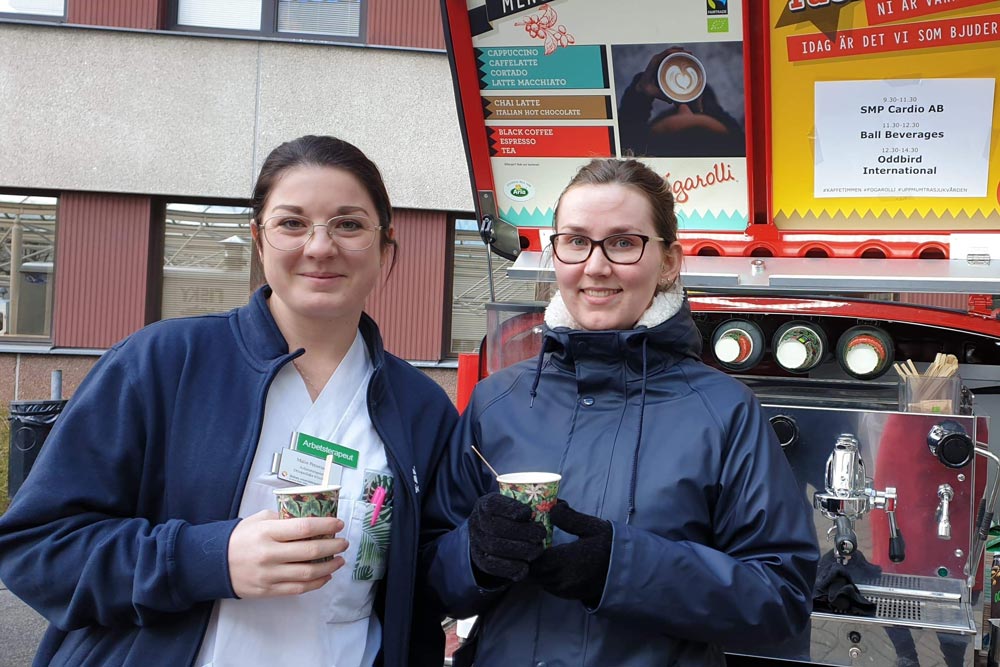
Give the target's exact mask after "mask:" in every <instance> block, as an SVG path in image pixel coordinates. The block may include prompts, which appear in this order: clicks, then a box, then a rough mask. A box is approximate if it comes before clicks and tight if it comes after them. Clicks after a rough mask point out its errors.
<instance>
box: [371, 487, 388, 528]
mask: <svg viewBox="0 0 1000 667" xmlns="http://www.w3.org/2000/svg"><path fill="white" fill-rule="evenodd" d="M385 493H386V491H385V487H384V486H380V487H378V488H377V489H375V493H373V494H372V504H373V505H375V510H374V511H373V512H372V522H371V525H373V526H374V525H375V522H376V521H378V515H379V514H381V513H382V505H383V503H385Z"/></svg>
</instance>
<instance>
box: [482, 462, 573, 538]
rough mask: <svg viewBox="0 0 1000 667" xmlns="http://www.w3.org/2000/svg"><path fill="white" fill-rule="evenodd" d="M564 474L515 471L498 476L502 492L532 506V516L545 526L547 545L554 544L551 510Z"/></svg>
mask: <svg viewBox="0 0 1000 667" xmlns="http://www.w3.org/2000/svg"><path fill="white" fill-rule="evenodd" d="M561 479H562V475H557V474H556V473H552V472H514V473H510V474H509V475H500V476H499V477H497V484H498V485H499V487H500V493H502V494H503V495H505V496H507V497H508V498H513V499H514V500H518V501H520V502H522V503H524V504H525V505H528V506H530V507H531V518H532V519H534V520H535V521H537V522H538V523H540V524H542V525H543V526H545V546H546V547H548V546H550V545H551V544H552V521H551V520H550V519H549V510H551V509H552V506H553V505H555V504H556V495H557V494H558V493H559V480H561Z"/></svg>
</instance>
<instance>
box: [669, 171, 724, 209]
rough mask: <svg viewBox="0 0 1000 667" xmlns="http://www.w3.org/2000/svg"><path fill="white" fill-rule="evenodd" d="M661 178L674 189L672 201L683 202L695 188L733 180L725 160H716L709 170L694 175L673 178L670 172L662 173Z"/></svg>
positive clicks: (708, 186) (698, 188)
mask: <svg viewBox="0 0 1000 667" xmlns="http://www.w3.org/2000/svg"><path fill="white" fill-rule="evenodd" d="M663 178H665V179H666V181H667V182H668V183H670V188H671V190H673V191H674V201H675V202H677V203H678V204H683V203H685V202H687V201H688V200H690V199H691V193H692V192H693V191H695V190H701V189H704V188H710V187H712V186H715V185H721V184H722V183H725V182H727V181H735V180H736V176H734V175H733V168H732V167H731V166H730V165H728V164H726V163H725V162H716V163H715V166H713V167H712V168H711V169H710V170H709V171H707V172H705V173H704V174H698V175H696V176H678V177H676V178H673V177H672V176H671V174H670V172H667V173H666V174H664V175H663Z"/></svg>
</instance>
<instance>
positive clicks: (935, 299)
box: [899, 293, 969, 310]
mask: <svg viewBox="0 0 1000 667" xmlns="http://www.w3.org/2000/svg"><path fill="white" fill-rule="evenodd" d="M899 300H900V301H901V302H902V303H912V304H916V305H918V306H934V307H936V308H951V309H953V310H968V308H969V295H968V294H907V293H903V294H900V295H899Z"/></svg>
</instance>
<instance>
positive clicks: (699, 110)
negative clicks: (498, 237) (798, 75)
mask: <svg viewBox="0 0 1000 667" xmlns="http://www.w3.org/2000/svg"><path fill="white" fill-rule="evenodd" d="M466 8H467V10H468V19H469V25H470V27H471V34H472V47H473V49H472V53H473V58H474V60H475V63H474V65H475V68H476V76H477V78H478V85H479V96H480V98H481V99H480V102H481V107H482V126H481V128H482V131H484V132H485V135H486V140H485V147H486V150H487V151H488V158H487V159H488V160H489V171H490V173H491V174H492V181H493V186H494V190H495V193H496V206H497V213H498V214H499V216H500V218H502V219H503V220H506V221H507V222H510V223H511V224H514V225H516V226H519V227H525V226H539V227H542V226H550V225H551V224H552V213H553V209H554V207H555V204H556V200H557V199H558V197H559V194H560V193H561V192H562V190H563V189H564V188H565V187H566V185H567V184H568V183H569V181H570V179H571V178H572V177H573V175H574V174H575V173H576V171H577V170H578V169H579V168H580V167H581V166H582V165H584V164H586V163H587V162H588V161H589V160H590V159H592V158H595V157H622V156H634V157H637V158H639V159H642V160H643V161H645V162H646V163H647V164H649V165H650V166H651V167H653V168H654V169H655V170H657V171H658V172H659V173H661V174H663V176H664V177H666V178H667V180H668V181H669V182H670V183H671V186H672V187H673V191H674V195H675V199H676V202H677V213H678V221H679V225H680V228H681V229H682V230H693V229H697V230H720V231H740V232H742V231H743V230H744V229H745V228H746V226H747V223H748V221H749V218H750V215H749V210H750V207H749V201H748V199H749V195H748V192H749V187H748V185H749V184H748V175H747V139H746V137H747V134H748V129H747V114H746V108H747V104H746V101H747V100H746V91H745V81H744V76H745V75H744V71H745V53H744V32H745V26H744V15H743V5H742V0H728V1H726V0H697V1H695V2H686V3H670V2H663V0H628V1H627V2H616V3H609V2H607V1H602V0H549V1H545V0H535V1H533V0H486V1H485V2H484V1H483V0H468V2H467V4H466ZM453 32H454V31H453ZM466 105H467V106H468V102H466ZM468 113H469V112H468V108H466V118H467V125H469V127H467V128H466V129H467V132H470V133H471V132H475V131H477V129H478V128H475V127H472V126H473V125H475V123H471V122H468ZM477 113H478V110H477ZM471 158H472V162H473V168H474V169H475V168H476V167H477V166H481V165H477V164H476V160H477V156H476V155H474V154H473V155H472V156H471ZM480 189H481V188H480Z"/></svg>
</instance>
